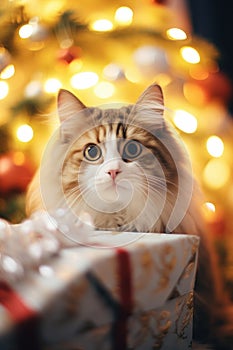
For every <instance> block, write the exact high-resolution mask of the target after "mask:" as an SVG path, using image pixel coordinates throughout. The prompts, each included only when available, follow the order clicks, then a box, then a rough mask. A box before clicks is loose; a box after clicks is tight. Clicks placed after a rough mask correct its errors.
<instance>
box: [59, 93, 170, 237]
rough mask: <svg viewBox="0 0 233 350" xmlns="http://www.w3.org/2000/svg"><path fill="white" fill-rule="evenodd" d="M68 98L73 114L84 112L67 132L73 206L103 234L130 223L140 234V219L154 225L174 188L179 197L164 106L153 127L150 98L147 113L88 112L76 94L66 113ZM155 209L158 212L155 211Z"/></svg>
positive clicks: (68, 193) (65, 170) (65, 182)
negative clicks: (87, 214)
mask: <svg viewBox="0 0 233 350" xmlns="http://www.w3.org/2000/svg"><path fill="white" fill-rule="evenodd" d="M159 91H160V90H159ZM159 91H157V93H159ZM63 94H67V92H65V93H63ZM68 94H69V93H68ZM64 98H65V100H67V98H68V99H69V102H68V101H66V102H67V106H68V103H69V108H71V106H72V103H73V106H72V108H73V109H72V112H73V113H74V109H75V108H76V110H77V109H79V113H78V114H79V115H78V114H77V116H74V117H72V118H71V119H74V120H75V119H76V122H75V123H76V124H75V125H73V124H72V123H73V122H72V123H71V124H72V125H73V126H72V127H71V125H69V120H68V121H67V126H65V125H64V126H62V132H61V134H64V135H65V136H64V142H69V143H70V145H69V148H68V151H67V153H66V157H65V160H64V163H63V167H62V186H63V192H64V195H65V197H66V200H67V202H68V204H69V206H71V207H72V208H73V209H74V210H76V211H79V212H80V211H82V210H85V211H89V212H91V215H92V216H93V218H94V223H95V226H97V227H98V228H101V229H109V228H111V229H116V228H117V227H122V228H123V227H124V228H125V227H126V226H127V225H129V224H130V226H129V227H130V228H131V229H134V226H135V220H136V221H137V220H139V219H140V217H142V216H144V217H145V218H146V221H147V225H153V223H154V222H155V221H157V220H158V217H159V216H161V214H162V211H163V210H164V205H165V202H166V200H167V197H168V192H169V191H170V190H171V188H173V194H175V187H176V183H177V172H176V167H175V164H174V162H173V160H172V157H171V155H170V153H169V152H168V150H167V148H166V145H165V144H164V142H163V141H162V139H163V137H164V136H165V135H166V132H167V131H166V127H165V125H164V120H163V117H162V106H161V105H159V104H158V105H157V108H158V110H157V111H154V110H153V111H152V112H153V115H154V114H156V113H157V114H158V115H157V119H155V120H154V122H151V121H150V123H148V120H149V119H151V115H150V113H151V110H150V111H149V112H148V110H147V109H148V106H147V105H143V103H145V104H146V102H145V101H144V99H145V98H144V99H143V103H142V102H141V105H140V106H143V108H144V111H141V110H140V108H139V110H138V109H137V108H136V107H137V104H136V105H133V106H128V107H122V108H119V109H106V110H104V109H99V108H91V109H85V108H84V106H83V105H81V106H80V105H79V103H80V101H78V100H76V101H75V100H74V99H76V98H75V97H74V96H73V95H72V96H70V95H68V96H63V100H62V102H61V105H62V108H64V106H65V103H64ZM157 99H158V100H159V96H157ZM160 100H161V96H160ZM135 106H136V107H135ZM145 106H146V107H145ZM66 108H68V107H66ZM159 108H161V109H159ZM83 110H85V113H84V115H82V111H83ZM158 111H159V112H158ZM66 113H67V110H66ZM60 114H61V112H60ZM70 114H71V113H70ZM153 117H154V116H153ZM66 120H67V119H66ZM153 128H154V130H152V129H153ZM67 130H68V131H67ZM80 130H81V131H80ZM153 131H154V132H153ZM67 135H68V141H67ZM156 135H157V136H156ZM161 135H162V136H161ZM61 137H62V136H61ZM155 204H156V205H155ZM152 206H153V207H154V208H153V211H152V210H151V209H150V210H149V208H152ZM106 214H107V215H108V220H107V222H106ZM103 218H104V219H103ZM119 218H120V219H119ZM102 219H103V220H105V222H104V223H102V221H103V220H102ZM144 230H146V229H144Z"/></svg>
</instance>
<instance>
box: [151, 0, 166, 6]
mask: <svg viewBox="0 0 233 350" xmlns="http://www.w3.org/2000/svg"><path fill="white" fill-rule="evenodd" d="M151 2H152V3H153V4H158V5H166V0H151Z"/></svg>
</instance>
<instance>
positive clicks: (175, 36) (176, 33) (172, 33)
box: [166, 28, 187, 40]
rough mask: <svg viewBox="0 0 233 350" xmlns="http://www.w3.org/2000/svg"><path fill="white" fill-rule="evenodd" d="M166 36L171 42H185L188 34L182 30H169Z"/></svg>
mask: <svg viewBox="0 0 233 350" xmlns="http://www.w3.org/2000/svg"><path fill="white" fill-rule="evenodd" d="M166 34H167V37H168V38H169V39H170V40H185V39H187V34H186V33H185V32H184V31H183V30H182V29H180V28H169V29H168V30H167V31H166Z"/></svg>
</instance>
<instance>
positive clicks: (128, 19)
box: [115, 6, 133, 25]
mask: <svg viewBox="0 0 233 350" xmlns="http://www.w3.org/2000/svg"><path fill="white" fill-rule="evenodd" d="M115 21H116V22H117V23H118V24H120V25H130V24H131V23H132V21H133V11H132V10H131V8H129V7H127V6H121V7H119V8H118V9H117V10H116V12H115Z"/></svg>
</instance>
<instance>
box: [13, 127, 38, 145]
mask: <svg viewBox="0 0 233 350" xmlns="http://www.w3.org/2000/svg"><path fill="white" fill-rule="evenodd" d="M16 135H17V138H18V140H19V141H21V142H29V141H31V140H32V138H33V135H34V133H33V129H32V127H31V126H30V125H28V124H23V125H21V126H19V127H18V129H17V132H16Z"/></svg>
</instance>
